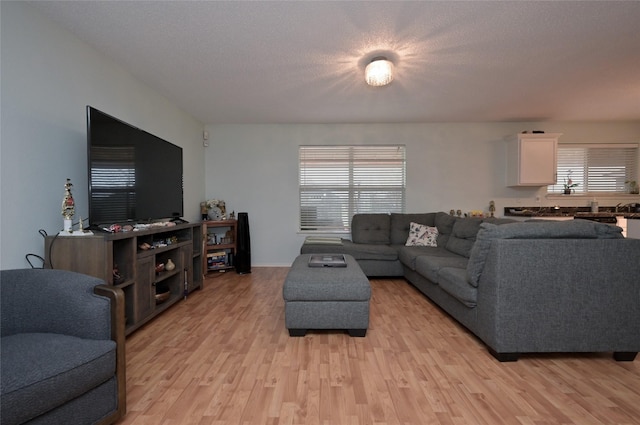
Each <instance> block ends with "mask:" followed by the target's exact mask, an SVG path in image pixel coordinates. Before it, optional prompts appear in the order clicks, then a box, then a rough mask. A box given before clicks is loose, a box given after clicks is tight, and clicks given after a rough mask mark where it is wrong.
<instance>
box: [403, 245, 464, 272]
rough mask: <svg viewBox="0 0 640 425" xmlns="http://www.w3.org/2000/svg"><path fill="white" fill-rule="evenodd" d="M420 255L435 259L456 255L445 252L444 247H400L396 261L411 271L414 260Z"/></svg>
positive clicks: (413, 268)
mask: <svg viewBox="0 0 640 425" xmlns="http://www.w3.org/2000/svg"><path fill="white" fill-rule="evenodd" d="M422 255H428V256H436V257H451V256H457V255H456V254H454V253H452V252H450V251H447V250H446V249H445V248H444V247H435V246H402V247H400V249H399V250H398V259H399V260H400V262H401V263H402V264H403V265H405V266H406V267H408V268H410V269H411V270H415V269H416V259H417V258H418V257H420V256H422Z"/></svg>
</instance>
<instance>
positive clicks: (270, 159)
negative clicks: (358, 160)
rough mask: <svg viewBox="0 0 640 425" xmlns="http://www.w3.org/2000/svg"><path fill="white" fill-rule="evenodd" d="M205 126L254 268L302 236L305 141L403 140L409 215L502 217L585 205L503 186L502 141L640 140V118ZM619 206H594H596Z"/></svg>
mask: <svg viewBox="0 0 640 425" xmlns="http://www.w3.org/2000/svg"><path fill="white" fill-rule="evenodd" d="M207 129H208V131H209V134H210V135H211V139H210V145H209V147H208V148H206V163H207V170H206V179H207V184H206V194H207V199H210V198H219V199H224V200H225V202H226V204H227V210H229V211H231V210H235V211H236V212H239V211H245V212H247V213H248V214H249V222H250V228H251V250H252V252H251V254H252V262H253V264H254V265H289V264H290V263H291V261H292V260H293V258H295V256H296V255H297V254H298V252H299V249H300V245H301V244H302V242H303V240H304V237H305V236H306V235H305V234H300V233H297V229H298V215H297V214H298V146H299V145H301V144H384V143H391V144H404V145H406V147H407V211H408V212H424V211H449V210H450V209H452V208H453V209H461V210H462V211H470V210H485V211H488V208H489V202H490V201H491V200H494V201H495V202H496V206H497V207H498V213H500V214H501V213H502V211H503V210H502V208H503V207H504V206H514V205H516V206H517V205H526V206H536V205H543V206H546V205H556V204H560V205H563V206H564V205H567V206H568V205H575V206H587V205H589V202H590V200H591V199H590V198H584V197H582V198H581V197H572V198H571V199H567V198H566V197H564V198H563V197H562V196H559V197H555V198H554V197H549V198H547V197H546V187H545V188H511V187H506V186H505V179H506V168H505V167H506V150H505V146H504V141H503V138H504V137H505V136H508V135H510V134H514V133H517V132H520V131H523V130H532V129H536V130H544V131H546V132H558V133H563V136H562V137H561V138H560V142H563V143H587V142H591V143H603V142H612V143H615V142H638V141H640V122H619V123H449V124H444V123H443V124H374V125H371V124H346V125H209V126H207ZM536 198H539V200H537V199H536ZM619 201H620V199H617V198H610V199H606V200H605V199H600V200H599V202H600V205H607V204H610V205H615V204H616V203H618V202H619ZM624 201H625V203H626V202H630V200H629V199H628V198H627V199H624ZM637 201H640V197H637Z"/></svg>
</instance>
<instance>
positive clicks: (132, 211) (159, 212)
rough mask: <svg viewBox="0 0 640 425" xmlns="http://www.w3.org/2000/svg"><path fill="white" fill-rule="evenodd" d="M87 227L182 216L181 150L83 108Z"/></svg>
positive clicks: (89, 107) (102, 114) (144, 132)
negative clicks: (84, 120)
mask: <svg viewBox="0 0 640 425" xmlns="http://www.w3.org/2000/svg"><path fill="white" fill-rule="evenodd" d="M87 147H88V160H89V226H90V227H94V228H103V227H105V226H109V225H111V224H123V223H149V222H153V221H158V220H163V219H176V218H180V217H181V216H182V215H183V198H182V195H183V183H182V148H181V147H179V146H176V145H174V144H172V143H169V142H167V141H166V140H163V139H161V138H159V137H156V136H154V135H152V134H149V133H147V132H146V131H143V130H140V129H139V128H136V127H134V126H132V125H129V124H127V123H125V122H124V121H121V120H119V119H117V118H114V117H112V116H110V115H107V114H105V113H104V112H101V111H99V110H97V109H95V108H93V107H91V106H87Z"/></svg>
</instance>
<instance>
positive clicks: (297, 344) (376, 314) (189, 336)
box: [118, 268, 640, 425]
mask: <svg viewBox="0 0 640 425" xmlns="http://www.w3.org/2000/svg"><path fill="white" fill-rule="evenodd" d="M287 271H288V269H287V268H253V270H252V273H251V274H246V275H237V274H235V273H234V272H228V273H225V274H223V275H220V276H218V277H215V278H208V279H206V280H205V287H204V289H203V290H201V291H196V292H194V293H193V294H192V295H190V296H189V298H188V299H187V300H186V301H183V302H180V303H178V304H177V305H175V306H174V307H172V308H171V309H169V310H168V311H167V312H166V313H164V314H163V315H161V316H160V317H158V318H156V319H155V320H153V321H152V322H151V323H149V324H148V325H146V326H145V327H143V328H142V329H140V330H138V331H137V332H135V333H134V334H132V335H131V336H129V337H128V339H127V391H128V395H127V403H128V406H127V415H126V416H125V417H124V418H123V419H122V420H121V421H120V422H119V423H118V424H119V425H125V424H126V425H187V424H189V425H222V424H225V425H227V424H239V425H253V424H265V425H282V424H306V425H328V424H336V425H338V424H339V425H351V424H353V425H356V424H371V425H385V424H412V425H426V424H443V425H463V424H468V425H481V424H487V425H496V424H521V425H542V424H576V425H578V424H579V425H591V424H593V425H595V424H629V425H630V424H638V423H640V360H636V361H634V362H615V361H614V360H613V359H612V358H611V355H610V354H572V355H563V354H542V355H523V356H521V358H520V360H519V361H518V362H516V363H499V362H497V361H496V360H495V359H494V358H493V357H491V355H490V354H489V353H488V352H487V349H486V347H485V346H484V345H483V344H482V343H480V342H479V341H478V340H477V339H476V338H475V337H474V336H473V335H471V334H470V333H469V332H468V331H466V330H465V329H464V328H462V327H461V326H460V325H458V324H457V323H456V322H455V321H454V320H453V319H452V318H451V317H449V316H448V315H446V314H445V313H443V312H442V311H441V310H439V309H438V308H437V307H436V306H434V305H433V304H432V303H431V302H429V301H428V299H426V298H425V297H424V296H422V295H421V294H420V293H419V292H418V291H417V290H415V288H413V287H412V286H411V285H410V284H408V283H407V282H406V281H405V280H403V279H376V280H372V281H371V285H372V289H373V295H372V300H371V317H370V326H369V330H368V332H367V336H366V337H365V338H350V337H349V336H348V335H347V334H346V333H343V332H328V331H319V332H309V333H307V335H306V336H305V337H304V338H291V337H289V336H288V333H287V330H286V329H285V326H284V301H283V300H282V284H283V282H284V279H285V277H286V273H287Z"/></svg>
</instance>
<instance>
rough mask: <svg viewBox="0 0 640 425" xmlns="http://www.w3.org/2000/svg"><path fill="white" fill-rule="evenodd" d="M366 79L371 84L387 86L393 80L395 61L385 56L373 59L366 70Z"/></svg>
mask: <svg viewBox="0 0 640 425" xmlns="http://www.w3.org/2000/svg"><path fill="white" fill-rule="evenodd" d="M364 79H365V81H366V82H367V84H369V85H370V86H374V87H380V86H386V85H387V84H389V83H390V82H391V81H393V62H391V61H390V60H388V59H387V58H385V57H384V56H377V57H375V58H373V59H371V63H369V65H367V67H366V68H365V70H364Z"/></svg>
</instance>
